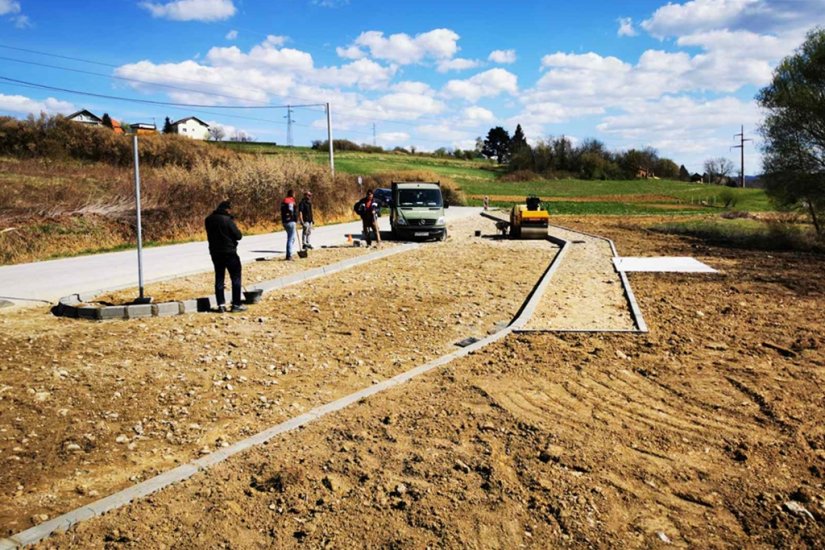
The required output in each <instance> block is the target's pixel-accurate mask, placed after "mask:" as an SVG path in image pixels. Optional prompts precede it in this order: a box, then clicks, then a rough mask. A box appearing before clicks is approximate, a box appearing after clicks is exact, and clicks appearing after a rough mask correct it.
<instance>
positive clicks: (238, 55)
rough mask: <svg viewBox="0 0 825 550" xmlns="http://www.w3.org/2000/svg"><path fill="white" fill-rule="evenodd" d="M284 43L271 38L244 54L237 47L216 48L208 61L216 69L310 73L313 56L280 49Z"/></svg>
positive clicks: (207, 56)
mask: <svg viewBox="0 0 825 550" xmlns="http://www.w3.org/2000/svg"><path fill="white" fill-rule="evenodd" d="M283 42H284V38H283V37H280V36H270V37H268V38H267V39H266V40H265V41H264V42H262V43H261V44H258V45H256V46H254V47H253V48H252V49H251V50H249V53H244V52H242V51H241V50H240V48H238V47H237V46H229V47H227V48H217V47H216V48H212V49H210V50H209V52H208V53H207V54H206V60H207V61H208V62H209V63H211V64H212V65H214V66H216V67H235V68H242V67H244V68H249V69H253V70H254V69H259V70H273V69H280V70H285V71H297V72H301V73H308V72H310V71H311V70H312V68H313V62H312V56H311V55H310V54H308V53H306V52H302V51H300V50H295V49H292V48H279V47H278V46H280V45H281V44H283Z"/></svg>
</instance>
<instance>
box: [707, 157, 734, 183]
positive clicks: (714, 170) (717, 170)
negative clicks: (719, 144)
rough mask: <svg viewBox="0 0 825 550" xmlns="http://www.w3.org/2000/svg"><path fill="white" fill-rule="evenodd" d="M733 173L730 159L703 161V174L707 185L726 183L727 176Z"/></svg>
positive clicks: (721, 158) (720, 158)
mask: <svg viewBox="0 0 825 550" xmlns="http://www.w3.org/2000/svg"><path fill="white" fill-rule="evenodd" d="M731 172H733V162H731V161H730V159H726V158H724V157H719V158H715V159H708V160H706V161H705V173H706V174H707V175H708V182H709V183H726V182H727V179H728V176H729V175H730V174H731Z"/></svg>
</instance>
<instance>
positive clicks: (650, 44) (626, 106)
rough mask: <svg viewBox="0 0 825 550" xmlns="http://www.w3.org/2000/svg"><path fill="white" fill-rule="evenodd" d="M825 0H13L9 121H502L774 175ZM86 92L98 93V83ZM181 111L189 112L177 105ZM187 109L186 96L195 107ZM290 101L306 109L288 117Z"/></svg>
mask: <svg viewBox="0 0 825 550" xmlns="http://www.w3.org/2000/svg"><path fill="white" fill-rule="evenodd" d="M818 25H819V26H822V27H825V0H690V1H676V2H666V1H663V0H632V1H621V2H619V1H615V0H577V1H575V2H551V1H549V0H544V1H542V0H513V1H511V2H501V1H496V2H492V1H488V0H474V1H463V0H452V1H451V0H438V1H432V0H416V1H414V2H409V1H406V0H393V1H389V0H174V1H170V0H154V1H151V0H145V1H143V0H85V1H79V0H77V1H76V0H0V115H6V116H14V117H20V118H23V117H26V116H28V115H29V114H30V113H35V114H37V113H41V112H45V113H50V114H53V113H61V114H69V113H72V112H74V111H77V110H80V109H88V110H90V111H92V112H93V113H95V114H97V115H98V116H102V114H103V113H104V112H105V113H108V114H109V115H110V116H111V117H112V118H115V119H117V120H123V121H125V122H130V123H134V122H149V123H151V122H156V123H157V124H158V126H159V127H160V126H161V125H162V124H163V121H164V119H165V117H169V118H170V119H171V120H173V121H174V120H177V119H180V118H185V117H187V116H196V117H198V118H200V119H202V120H204V121H206V122H208V123H209V124H210V125H219V126H222V127H223V128H224V130H225V133H226V136H227V138H229V137H232V136H249V137H251V138H253V139H255V140H257V141H267V142H273V141H274V142H277V143H279V144H287V140H288V129H289V126H290V125H289V124H288V120H289V119H288V118H287V117H288V116H289V117H290V118H291V120H292V121H293V123H292V124H291V128H292V140H293V144H294V145H309V144H310V143H311V142H312V141H313V140H324V139H326V137H327V127H326V115H325V111H324V107H323V105H324V104H327V103H329V104H330V106H331V107H330V110H331V117H332V123H333V136H334V138H336V139H350V140H352V141H355V142H357V143H368V144H373V143H375V144H377V145H380V146H382V147H385V148H392V147H396V146H401V147H405V148H410V147H415V148H416V149H417V150H419V151H433V150H435V149H438V148H441V147H444V148H447V149H454V148H460V149H468V148H469V149H471V148H473V146H474V144H475V140H476V138H477V137H479V136H481V137H484V136H485V135H486V134H487V132H488V130H489V129H490V128H492V127H494V126H503V127H504V128H505V129H507V130H508V131H509V132H510V134H512V133H513V132H514V130H515V127H516V125H517V124H521V126H522V128H523V130H524V132H525V134H526V136H527V139H528V141H529V142H531V143H536V142H538V141H539V140H546V139H549V138H552V137H557V136H560V135H565V136H568V137H569V138H571V139H572V140H573V141H574V142H576V141H581V140H583V139H587V138H595V139H598V140H601V141H603V142H604V143H605V144H606V145H607V146H608V147H610V148H611V149H615V150H626V149H630V148H641V147H647V146H650V147H653V148H655V149H656V150H657V151H658V152H659V154H660V155H661V156H664V157H668V158H671V159H673V160H674V161H675V162H677V164H684V165H685V166H686V167H687V168H688V169H689V170H690V171H691V172H697V171H698V172H701V171H702V166H703V163H704V161H705V160H706V159H709V158H717V157H726V158H730V159H731V160H733V161H734V162H735V163H736V165H737V167H738V159H739V152H738V150H735V149H731V146H732V145H735V144H737V143H738V142H737V139H738V138H735V137H734V134H737V133H739V131H740V126H744V133H745V137H747V138H753V139H754V141H753V142H748V143H746V144H745V156H746V162H745V173H746V174H756V173H758V172H759V170H760V169H761V164H760V154H759V147H760V142H759V134H758V127H759V124H760V123H761V121H762V119H763V118H764V113H763V112H761V110H760V108H759V106H758V104H757V103H756V101H755V99H754V97H755V95H756V94H757V93H758V91H759V89H760V88H762V87H764V86H765V85H767V84H768V83H769V82H770V80H771V75H772V71H773V70H774V68H775V67H776V65H777V64H778V63H779V62H780V61H781V60H782V58H784V57H786V56H788V55H790V54H792V53H793V52H794V50H795V49H796V48H798V47H799V46H800V44H801V43H802V42H803V41H804V39H805V35H806V33H807V32H809V31H810V30H811V29H813V28H814V27H816V26H818ZM84 94H85V95H84ZM170 103H172V104H178V105H169V104H170ZM181 104H183V105H181ZM287 106H294V107H292V108H291V110H290V111H289V114H288V109H287Z"/></svg>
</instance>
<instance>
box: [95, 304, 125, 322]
mask: <svg viewBox="0 0 825 550" xmlns="http://www.w3.org/2000/svg"><path fill="white" fill-rule="evenodd" d="M100 319H101V320H103V321H106V320H108V319H126V306H106V307H103V308H100Z"/></svg>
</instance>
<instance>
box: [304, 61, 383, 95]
mask: <svg viewBox="0 0 825 550" xmlns="http://www.w3.org/2000/svg"><path fill="white" fill-rule="evenodd" d="M397 70H398V67H397V66H396V65H390V66H389V67H385V66H384V65H380V64H378V63H376V62H375V61H372V60H370V59H359V60H357V61H353V62H352V63H349V64H347V65H343V66H341V67H326V68H322V69H318V70H316V71H315V72H314V73H312V74H311V75H308V76H307V81H309V82H314V83H317V84H324V85H329V86H358V87H359V88H362V89H366V90H374V89H379V88H385V87H386V86H387V85H388V84H389V82H390V80H391V79H392V77H393V76H395V73H396V72H397Z"/></svg>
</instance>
